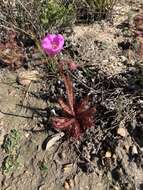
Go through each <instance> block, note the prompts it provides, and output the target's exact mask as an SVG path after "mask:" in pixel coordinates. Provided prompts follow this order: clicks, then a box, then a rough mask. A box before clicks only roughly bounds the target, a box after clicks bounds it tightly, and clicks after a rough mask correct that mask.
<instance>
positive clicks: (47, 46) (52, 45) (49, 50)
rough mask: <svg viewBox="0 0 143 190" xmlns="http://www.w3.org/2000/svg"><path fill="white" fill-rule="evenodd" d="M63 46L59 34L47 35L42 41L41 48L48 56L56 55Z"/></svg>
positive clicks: (62, 40) (62, 38)
mask: <svg viewBox="0 0 143 190" xmlns="http://www.w3.org/2000/svg"><path fill="white" fill-rule="evenodd" d="M63 46H64V37H63V36H62V35H61V34H57V35H56V34H47V36H45V37H44V38H43V39H42V41H41V47H42V49H43V50H44V52H45V53H46V54H48V55H49V56H54V55H57V54H58V53H59V52H60V51H61V50H62V49H63Z"/></svg>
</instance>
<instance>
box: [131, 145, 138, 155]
mask: <svg viewBox="0 0 143 190" xmlns="http://www.w3.org/2000/svg"><path fill="white" fill-rule="evenodd" d="M135 154H138V150H137V147H136V146H135V145H133V147H132V155H135Z"/></svg>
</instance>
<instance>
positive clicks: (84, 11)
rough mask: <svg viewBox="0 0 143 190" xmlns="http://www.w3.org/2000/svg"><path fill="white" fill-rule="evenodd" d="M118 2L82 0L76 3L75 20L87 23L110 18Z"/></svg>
mask: <svg viewBox="0 0 143 190" xmlns="http://www.w3.org/2000/svg"><path fill="white" fill-rule="evenodd" d="M117 1H118V0H82V1H78V0H77V1H76V7H77V13H78V15H77V19H78V20H82V19H83V20H84V19H85V20H86V19H87V20H88V21H89V22H91V21H94V20H98V19H103V18H106V17H107V16H111V14H112V10H113V7H114V5H115V4H116V3H117Z"/></svg>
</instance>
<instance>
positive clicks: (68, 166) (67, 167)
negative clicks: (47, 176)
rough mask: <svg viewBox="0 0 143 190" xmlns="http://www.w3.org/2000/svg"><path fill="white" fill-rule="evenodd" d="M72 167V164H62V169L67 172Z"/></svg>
mask: <svg viewBox="0 0 143 190" xmlns="http://www.w3.org/2000/svg"><path fill="white" fill-rule="evenodd" d="M72 168H73V164H65V165H64V166H63V171H64V173H69V172H70V171H71V170H72Z"/></svg>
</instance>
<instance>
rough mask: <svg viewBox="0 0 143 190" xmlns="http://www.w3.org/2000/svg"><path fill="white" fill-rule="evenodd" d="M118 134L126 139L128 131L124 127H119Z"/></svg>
mask: <svg viewBox="0 0 143 190" xmlns="http://www.w3.org/2000/svg"><path fill="white" fill-rule="evenodd" d="M117 134H118V135H120V136H122V137H126V136H127V133H126V129H125V128H123V127H119V128H118V130H117Z"/></svg>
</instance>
